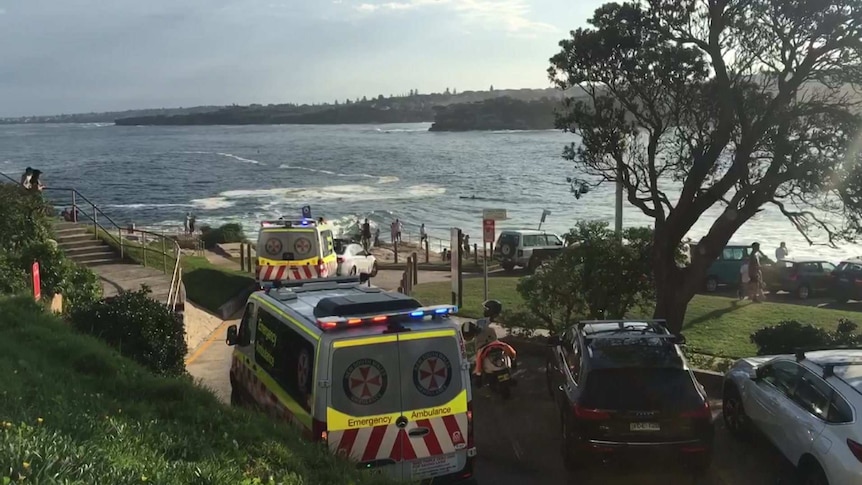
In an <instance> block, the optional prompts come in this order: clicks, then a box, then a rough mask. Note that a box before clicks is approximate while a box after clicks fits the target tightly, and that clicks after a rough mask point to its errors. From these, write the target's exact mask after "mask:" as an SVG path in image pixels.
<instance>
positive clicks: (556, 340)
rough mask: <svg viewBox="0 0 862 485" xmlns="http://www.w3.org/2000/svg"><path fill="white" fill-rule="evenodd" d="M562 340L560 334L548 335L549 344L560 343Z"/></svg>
mask: <svg viewBox="0 0 862 485" xmlns="http://www.w3.org/2000/svg"><path fill="white" fill-rule="evenodd" d="M560 342H562V340H560V336H559V335H551V336H550V337H548V345H551V346H554V345H560Z"/></svg>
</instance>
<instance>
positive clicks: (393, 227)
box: [389, 221, 398, 245]
mask: <svg viewBox="0 0 862 485" xmlns="http://www.w3.org/2000/svg"><path fill="white" fill-rule="evenodd" d="M396 227H397V226H396V224H395V221H392V223H391V224H389V242H390V243H392V244H393V245H394V244H395V237H396V234H397V232H398V230H397V229H396Z"/></svg>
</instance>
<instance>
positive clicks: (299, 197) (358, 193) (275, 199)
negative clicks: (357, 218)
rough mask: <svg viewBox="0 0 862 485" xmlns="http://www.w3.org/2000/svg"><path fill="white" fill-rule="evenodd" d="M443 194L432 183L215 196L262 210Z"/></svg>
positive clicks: (242, 192) (317, 188) (417, 197)
mask: <svg viewBox="0 0 862 485" xmlns="http://www.w3.org/2000/svg"><path fill="white" fill-rule="evenodd" d="M444 193H446V188H444V187H440V186H439V185H433V184H420V185H411V186H409V187H404V188H397V189H392V190H381V189H380V188H379V187H374V186H369V185H330V186H324V187H294V188H291V187H285V188H273V189H256V190H228V191H226V192H222V193H220V194H219V197H221V198H223V199H226V200H230V199H270V200H269V201H268V202H267V205H266V207H267V208H271V207H276V206H278V205H280V204H290V203H297V202H306V201H315V200H325V201H344V202H361V201H372V200H397V199H420V198H427V197H437V196H440V195H443V194H444Z"/></svg>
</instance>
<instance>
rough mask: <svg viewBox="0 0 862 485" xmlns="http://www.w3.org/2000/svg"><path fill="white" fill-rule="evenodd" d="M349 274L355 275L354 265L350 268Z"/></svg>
mask: <svg viewBox="0 0 862 485" xmlns="http://www.w3.org/2000/svg"><path fill="white" fill-rule="evenodd" d="M350 276H356V266H354V267H352V268H350Z"/></svg>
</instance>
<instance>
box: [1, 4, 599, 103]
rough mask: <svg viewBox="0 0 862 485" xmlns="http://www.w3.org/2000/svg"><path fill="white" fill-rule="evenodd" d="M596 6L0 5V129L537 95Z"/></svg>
mask: <svg viewBox="0 0 862 485" xmlns="http://www.w3.org/2000/svg"><path fill="white" fill-rule="evenodd" d="M601 3H602V2H601V1H600V0H579V1H573V0H0V116H19V115H28V114H55V113H71V112H88V111H108V110H116V109H129V108H149V107H176V106H194V105H202V104H230V103H240V104H247V103H255V102H257V103H278V102H313V101H332V100H334V99H335V98H336V97H337V98H339V99H344V98H346V97H350V98H356V97H359V96H363V95H368V96H372V95H377V94H381V93H382V94H385V95H389V94H390V93H393V94H395V93H400V92H406V91H408V90H409V89H419V90H420V91H421V92H432V91H442V90H443V89H445V88H446V87H447V86H448V87H455V88H457V89H459V90H467V89H487V88H488V86H490V85H491V84H493V85H495V86H496V87H498V88H502V87H513V88H515V87H547V86H548V82H547V79H546V77H545V69H546V68H547V65H548V62H547V61H548V58H549V57H550V56H551V55H553V54H554V53H555V51H556V47H557V42H558V41H559V40H560V39H561V38H563V37H565V36H566V35H567V32H568V31H569V30H571V29H572V28H575V27H578V26H581V25H583V24H584V22H585V19H586V18H587V17H588V16H589V15H590V14H591V12H592V11H593V9H595V8H596V7H597V6H598V5H600V4H601Z"/></svg>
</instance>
